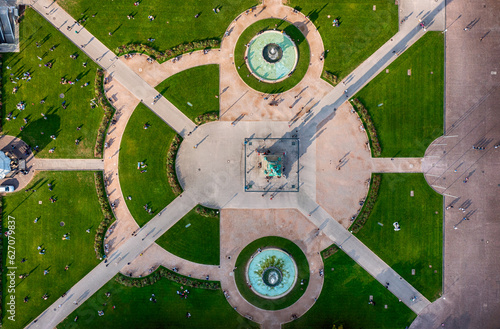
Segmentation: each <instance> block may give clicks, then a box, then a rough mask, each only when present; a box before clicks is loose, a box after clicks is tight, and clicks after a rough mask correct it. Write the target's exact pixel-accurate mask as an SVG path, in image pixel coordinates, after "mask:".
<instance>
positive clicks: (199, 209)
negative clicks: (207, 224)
mask: <svg viewBox="0 0 500 329" xmlns="http://www.w3.org/2000/svg"><path fill="white" fill-rule="evenodd" d="M195 210H196V213H198V214H199V215H201V216H203V217H214V218H219V210H217V209H213V208H208V207H204V206H200V205H197V206H196V208H195Z"/></svg>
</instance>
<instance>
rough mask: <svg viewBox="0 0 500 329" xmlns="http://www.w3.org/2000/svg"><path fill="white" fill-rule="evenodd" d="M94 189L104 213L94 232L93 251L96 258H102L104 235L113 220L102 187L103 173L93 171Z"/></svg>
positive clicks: (104, 190) (113, 217) (103, 254)
mask: <svg viewBox="0 0 500 329" xmlns="http://www.w3.org/2000/svg"><path fill="white" fill-rule="evenodd" d="M94 180H95V189H96V191H97V199H98V200H99V205H100V206H101V210H102V214H103V215H104V218H103V220H102V221H101V223H100V224H99V227H98V228H97V230H96V233H95V240H94V251H95V255H96V257H97V259H103V258H104V257H105V255H106V254H105V253H104V244H103V242H104V236H105V234H106V231H107V230H108V227H109V224H111V222H113V221H114V219H115V216H114V215H113V212H112V211H111V206H110V205H109V201H108V198H107V196H106V189H105V187H104V173H103V172H95V173H94Z"/></svg>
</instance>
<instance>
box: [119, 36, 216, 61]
mask: <svg viewBox="0 0 500 329" xmlns="http://www.w3.org/2000/svg"><path fill="white" fill-rule="evenodd" d="M218 47H220V40H218V39H206V40H199V41H193V42H188V43H183V44H180V45H178V46H175V47H173V48H170V49H167V50H165V51H164V52H162V51H159V50H156V49H155V48H153V47H151V46H148V45H144V44H141V43H130V44H128V45H123V46H119V47H118V48H116V49H115V54H117V55H118V56H121V55H125V54H131V53H140V54H146V55H148V56H149V57H151V58H153V59H155V60H156V61H157V62H159V63H162V62H165V61H168V60H169V59H171V58H174V57H177V56H179V55H182V54H185V53H188V52H192V51H195V50H200V49H211V48H218Z"/></svg>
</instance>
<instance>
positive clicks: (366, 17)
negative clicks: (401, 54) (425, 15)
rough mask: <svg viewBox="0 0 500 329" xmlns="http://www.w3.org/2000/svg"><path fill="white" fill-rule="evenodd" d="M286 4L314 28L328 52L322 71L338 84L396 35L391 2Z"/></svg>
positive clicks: (302, 0) (306, 0) (294, 0)
mask: <svg viewBox="0 0 500 329" xmlns="http://www.w3.org/2000/svg"><path fill="white" fill-rule="evenodd" d="M288 5H289V6H291V7H294V8H296V9H298V10H300V11H301V12H302V13H303V14H304V15H306V16H309V19H311V21H312V22H313V23H314V25H315V26H316V27H317V28H318V31H319V33H320V34H321V38H322V39H323V44H324V46H325V50H329V52H327V53H326V56H325V67H324V69H325V70H326V71H329V72H331V73H332V74H334V75H336V76H337V77H338V79H339V81H340V80H342V79H343V78H345V77H346V76H347V75H348V74H350V73H351V72H352V71H353V70H354V69H355V68H356V67H357V66H358V65H359V64H361V63H362V62H363V61H364V60H366V59H367V58H368V57H370V55H371V54H373V52H374V51H375V50H377V49H378V48H380V46H382V45H383V44H384V43H385V42H387V41H388V40H389V39H390V38H391V37H392V36H393V35H394V34H396V33H397V32H398V6H396V5H395V4H394V0H374V1H368V0H339V1H326V0H290V1H289V2H288ZM373 6H376V10H375V11H374V10H373ZM328 16H330V17H328ZM334 19H338V20H339V22H340V24H339V26H338V27H333V26H332V25H333V20H334ZM314 55H315V56H320V54H314ZM327 81H328V80H327Z"/></svg>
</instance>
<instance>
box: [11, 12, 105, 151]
mask: <svg viewBox="0 0 500 329" xmlns="http://www.w3.org/2000/svg"><path fill="white" fill-rule="evenodd" d="M19 26H20V31H19V33H20V40H21V41H20V48H21V51H20V52H19V53H8V54H4V55H3V60H4V63H3V68H2V82H3V103H4V104H3V107H2V111H3V112H2V126H3V133H4V134H7V135H13V136H18V137H19V138H21V139H22V140H24V141H25V142H26V143H28V144H29V145H30V146H31V147H33V148H34V147H35V146H37V145H38V148H39V152H38V153H37V156H38V157H52V158H93V157H94V146H95V144H96V137H97V129H98V127H99V123H100V121H101V119H102V116H103V110H102V109H101V108H100V107H96V108H94V109H92V108H91V107H90V100H91V99H92V98H94V97H95V92H94V80H95V75H96V69H97V65H96V64H94V62H92V61H91V60H90V59H89V58H88V57H87V56H86V55H85V54H84V53H82V52H81V51H79V50H78V48H77V47H76V46H75V45H74V44H73V43H71V42H70V41H69V40H68V39H67V38H66V37H65V36H64V35H62V34H61V33H60V32H59V31H58V30H57V29H56V28H54V27H53V26H52V25H51V24H50V23H49V22H47V21H46V20H45V19H44V18H43V17H41V16H40V15H39V14H38V13H36V12H35V11H33V10H31V9H29V8H27V9H26V12H25V16H24V18H23V19H22V22H21V24H20V25H19ZM37 43H38V45H39V47H37ZM53 46H55V50H53V51H50V48H52V47H53ZM72 54H77V55H78V57H77V58H76V59H71V58H70V55H72ZM39 58H41V59H42V60H39ZM47 63H52V68H48V67H45V64H47ZM83 63H87V65H86V67H83ZM27 72H29V73H30V75H31V80H30V81H28V80H27V76H24V74H26V73H27ZM63 77H64V78H65V79H67V80H69V81H72V82H75V84H74V85H70V84H64V85H63V84H61V83H60V82H61V78H63ZM23 78H26V79H23ZM18 79H19V80H18ZM77 79H78V81H77ZM11 81H13V82H15V83H13V82H11ZM85 83H88V85H87V86H86V87H82V86H83V85H84V84H85ZM81 87H82V88H81ZM14 88H18V90H17V92H16V93H15V94H13V93H12V92H13V89H14ZM61 94H64V98H60V95H61ZM41 101H44V103H43V104H42V103H40V102H41ZM19 102H24V103H25V104H26V109H25V110H23V111H20V110H18V109H16V105H17V104H18V103H19ZM63 102H65V104H64V106H66V109H64V108H63ZM9 113H12V114H11V115H9ZM42 114H45V117H46V120H45V119H44V116H43V115H42ZM14 117H15V118H16V119H14ZM7 118H9V119H10V120H7ZM24 119H27V120H28V123H25V122H24ZM21 127H24V128H23V130H22V131H21V130H20V129H21ZM77 127H81V129H80V130H77ZM42 133H43V134H42ZM52 135H54V136H55V138H56V139H55V140H53V139H51V138H50V136H52ZM76 139H79V140H80V143H79V144H78V145H76V144H75V140H76ZM51 148H55V152H54V153H53V154H49V149H51Z"/></svg>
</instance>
